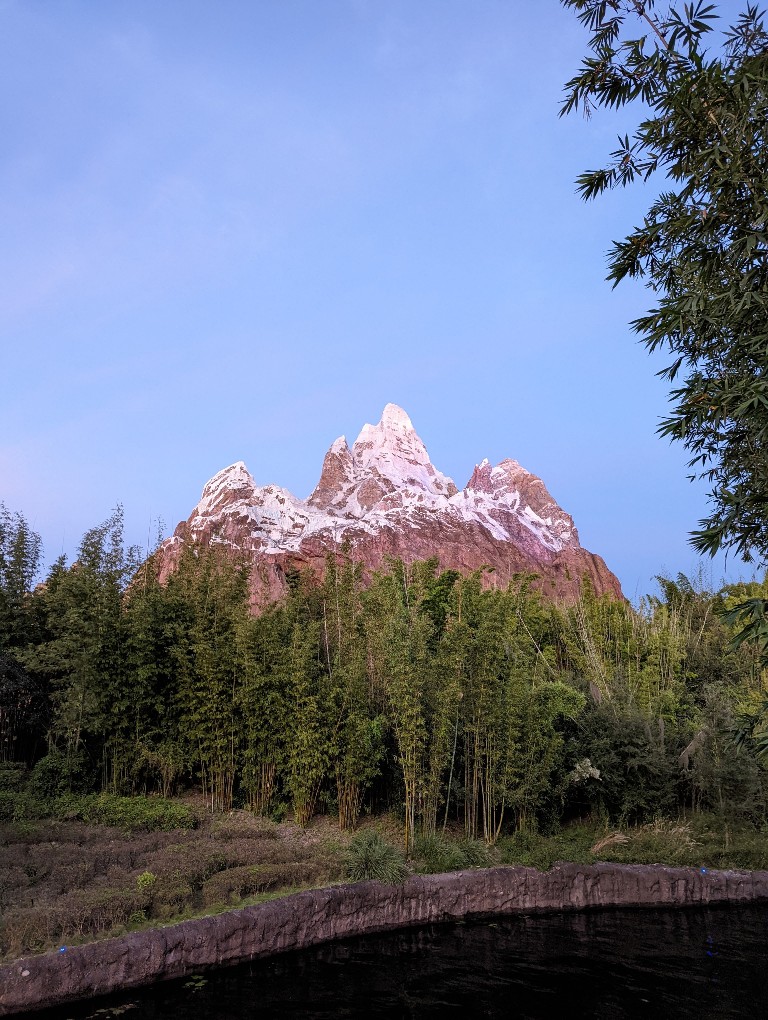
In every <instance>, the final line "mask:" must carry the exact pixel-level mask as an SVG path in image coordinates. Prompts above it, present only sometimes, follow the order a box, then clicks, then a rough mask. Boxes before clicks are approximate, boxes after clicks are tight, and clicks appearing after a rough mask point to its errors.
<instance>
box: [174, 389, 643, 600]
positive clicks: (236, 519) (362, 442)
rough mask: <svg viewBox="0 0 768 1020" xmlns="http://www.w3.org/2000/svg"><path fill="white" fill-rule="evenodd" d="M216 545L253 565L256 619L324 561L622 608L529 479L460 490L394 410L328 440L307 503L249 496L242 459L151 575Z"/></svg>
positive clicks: (563, 519) (482, 481)
mask: <svg viewBox="0 0 768 1020" xmlns="http://www.w3.org/2000/svg"><path fill="white" fill-rule="evenodd" d="M190 541H192V542H201V543H221V544H224V545H226V546H228V547H229V548H230V549H232V550H233V551H240V552H243V553H245V554H246V555H247V556H248V558H249V559H250V560H251V561H252V562H253V571H252V575H251V594H252V604H253V607H254V609H255V610H258V609H259V607H260V606H261V605H263V604H264V603H265V602H266V601H268V600H270V599H274V598H279V597H280V595H282V594H283V592H284V591H285V589H286V573H287V572H288V571H290V570H293V569H296V568H303V567H312V568H314V569H315V570H317V572H318V573H320V574H321V573H322V570H323V567H324V563H325V557H326V555H327V554H328V553H329V552H333V551H334V550H336V551H337V552H340V547H341V545H342V543H344V544H345V549H348V550H349V554H350V555H351V556H352V557H354V558H355V559H359V560H362V561H363V562H364V563H365V565H366V569H368V570H374V569H376V568H378V567H379V566H381V565H382V564H383V563H384V562H385V559H386V557H388V556H397V557H401V558H402V559H403V560H405V561H406V562H412V561H413V560H417V559H427V558H428V557H430V556H437V557H438V559H439V561H440V566H441V567H442V568H443V569H456V570H461V571H471V570H476V569H478V568H479V567H481V566H483V565H488V566H489V567H492V568H493V571H491V572H489V573H488V575H487V577H488V581H487V583H489V584H502V585H506V583H507V581H508V580H509V578H510V577H511V575H512V574H514V573H519V572H521V571H526V572H529V571H530V572H534V573H536V574H538V575H539V580H538V581H537V584H538V587H539V588H540V589H541V590H542V591H543V592H544V594H546V595H548V596H550V597H552V598H557V599H564V600H567V601H572V600H574V599H575V598H576V597H577V596H578V593H579V590H580V586H581V579H582V578H583V577H585V576H587V577H589V578H590V579H591V581H592V584H593V585H594V587H595V590H596V591H597V592H598V593H599V594H602V593H604V592H608V593H610V594H612V595H614V596H615V597H616V598H622V597H623V596H622V593H621V587H620V585H619V582H618V580H617V578H616V577H615V576H614V575H613V574H612V573H611V572H610V570H608V568H607V567H606V565H605V563H604V562H603V560H602V559H601V558H600V557H599V556H597V555H595V554H594V553H591V552H588V551H587V550H586V549H583V548H582V547H581V545H580V543H579V536H578V533H577V531H576V527H575V525H574V523H573V519H572V518H571V516H570V515H569V514H567V513H566V512H565V511H564V510H562V509H561V508H560V507H559V506H558V505H557V503H556V502H555V500H554V499H553V498H552V496H550V494H549V492H548V491H547V488H546V486H545V485H544V483H543V482H542V480H541V479H540V478H537V477H536V475H532V474H531V473H530V472H528V471H526V470H525V468H523V467H521V466H520V465H519V464H518V463H517V461H514V460H503V461H501V463H500V464H497V465H496V466H495V467H494V466H492V465H491V464H489V462H488V461H487V460H484V461H483V462H482V463H481V464H478V465H477V466H476V467H475V469H474V471H473V472H472V477H471V478H470V479H469V481H468V482H467V484H466V486H465V487H464V488H463V489H458V488H457V487H456V485H455V484H454V483H453V481H452V480H451V479H450V478H448V477H447V476H446V475H444V474H442V472H440V471H438V469H437V468H436V467H435V466H434V465H433V464H432V462H431V461H430V459H429V454H428V453H427V450H426V448H425V446H424V443H423V442H422V441H421V439H420V438H419V436H418V435H417V434H416V431H415V429H414V427H413V425H412V424H411V420H410V418H409V417H408V415H407V414H406V413H405V411H403V410H402V408H400V407H397V405H395V404H387V406H386V407H385V408H384V413H383V414H382V417H381V421H380V422H379V423H378V425H364V426H363V429H362V431H361V432H360V435H359V436H358V437H357V439H356V440H355V442H354V443H353V444H352V446H351V447H350V446H349V445H348V444H347V441H346V439H345V438H344V436H341V437H339V439H337V440H336V441H335V442H334V443H333V445H332V446H331V448H330V449H329V450H328V452H327V453H326V455H325V460H324V461H323V468H322V471H321V473H320V479H319V481H318V483H317V485H316V486H315V489H314V491H313V492H312V494H311V495H310V496H309V498H308V499H306V500H301V499H297V498H296V497H295V496H293V495H292V494H291V493H290V492H288V490H287V489H283V488H281V487H280V486H278V485H265V486H259V485H257V484H256V482H255V481H254V479H253V476H252V475H251V474H250V472H249V471H248V469H247V468H246V466H245V464H244V463H243V462H242V461H237V463H235V464H232V465H230V467H227V468H224V470H223V471H219V473H218V474H216V475H214V477H213V478H212V479H211V480H210V481H209V482H208V484H207V485H206V486H205V488H204V489H203V494H202V496H201V498H200V502H199V503H198V504H197V506H196V507H195V509H194V510H193V511H192V514H191V516H190V517H189V519H188V520H187V521H184V522H182V523H181V524H179V526H178V527H177V528H176V531H175V532H174V535H173V537H172V538H170V539H168V541H166V542H165V543H163V545H162V546H161V547H160V550H159V551H158V553H157V557H158V562H159V569H160V576H161V578H164V577H167V576H168V574H169V573H170V572H171V571H172V570H173V568H174V564H175V562H176V559H177V557H178V554H179V551H180V549H181V547H182V545H183V544H184V543H187V542H190Z"/></svg>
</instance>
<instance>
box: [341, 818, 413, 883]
mask: <svg viewBox="0 0 768 1020" xmlns="http://www.w3.org/2000/svg"><path fill="white" fill-rule="evenodd" d="M344 873H345V876H346V878H347V879H348V880H349V881H350V882H363V881H366V880H368V879H375V880H376V881H377V882H385V883H387V884H388V885H399V884H400V883H401V882H404V881H405V879H406V878H407V876H408V868H407V867H406V864H405V858H404V857H403V855H402V853H400V851H399V850H397V849H396V848H395V847H393V846H392V844H391V843H388V842H387V841H386V840H385V839H384V838H383V836H381V835H380V834H379V833H378V832H376V831H375V830H373V829H368V830H366V831H365V832H359V833H357V834H356V835H355V836H353V837H352V840H351V841H350V844H349V846H348V848H347V854H346V860H345V865H344Z"/></svg>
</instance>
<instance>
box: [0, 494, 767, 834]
mask: <svg viewBox="0 0 768 1020" xmlns="http://www.w3.org/2000/svg"><path fill="white" fill-rule="evenodd" d="M39 557H40V541H39V538H38V537H37V536H36V535H35V534H34V533H33V532H32V531H31V529H30V528H29V527H28V525H27V524H26V522H25V520H24V519H23V517H22V516H21V515H18V514H11V513H9V512H8V511H6V510H4V509H3V511H2V514H0V740H1V741H2V743H1V744H0V748H1V750H0V756H2V758H3V759H4V760H15V761H19V762H23V763H25V764H26V766H27V767H28V768H29V769H31V776H32V779H33V782H34V785H35V789H37V790H38V791H39V792H40V794H41V796H55V795H58V794H61V793H63V792H66V791H67V790H71V791H76V792H85V791H88V790H93V789H104V790H109V791H113V792H116V793H123V794H130V793H140V792H141V793H146V792H152V793H156V794H158V795H160V796H163V797H169V796H171V795H174V794H176V793H179V792H180V791H183V790H189V789H195V788H197V789H198V790H199V791H202V793H203V794H204V796H205V798H206V801H207V803H208V805H209V807H210V809H211V810H213V811H225V810H228V809H230V808H231V807H233V806H241V807H248V808H250V809H252V810H253V811H255V812H258V813H262V814H270V815H272V816H273V817H282V816H283V815H284V814H285V813H286V812H292V814H293V816H294V817H295V819H296V821H297V822H299V823H300V824H306V823H307V822H308V821H309V820H310V819H311V818H312V816H313V815H314V814H315V813H317V812H325V813H336V814H337V815H338V821H339V824H340V826H341V827H343V828H352V827H354V826H355V825H356V823H357V820H358V819H359V817H360V815H361V813H362V812H374V813H376V812H381V811H394V812H397V813H398V814H399V815H400V817H401V818H402V819H403V823H404V832H405V840H406V846H408V845H410V844H411V842H412V841H413V840H414V838H415V837H416V836H417V835H418V834H430V833H434V832H435V831H438V830H443V829H445V828H446V826H450V827H451V828H452V829H454V830H455V829H456V828H461V827H463V829H464V831H465V832H466V835H467V836H468V837H471V838H483V839H485V840H487V841H488V842H494V841H495V840H496V839H497V838H498V837H499V835H500V834H502V833H503V832H508V831H511V830H512V829H514V828H518V827H528V828H534V827H539V828H545V829H547V828H553V827H556V826H557V825H558V824H560V823H561V822H562V821H564V820H567V819H569V818H574V817H581V816H585V815H587V814H591V815H596V814H597V815H600V816H602V817H606V818H611V819H616V820H623V821H641V820H643V819H646V818H651V817H656V816H659V815H664V814H675V813H679V812H680V811H688V810H698V809H705V810H708V811H717V812H720V813H723V814H739V815H741V816H743V817H747V818H750V819H752V820H754V821H758V822H759V821H762V820H763V819H764V818H765V816H766V808H767V806H768V800H767V798H768V784H766V772H765V769H764V766H763V764H762V761H761V758H760V754H759V753H757V752H756V748H759V746H761V745H760V742H759V738H760V735H761V726H760V724H759V722H758V724H757V725H756V728H755V720H759V718H760V716H759V711H758V710H759V708H760V706H761V705H762V703H763V701H764V700H765V692H764V682H765V677H764V676H763V673H762V671H761V669H760V660H759V656H757V655H756V653H754V652H753V651H752V650H751V649H750V648H749V647H748V646H747V645H742V646H741V647H740V648H736V649H734V648H733V647H732V640H731V639H732V633H731V631H730V630H729V627H728V625H727V624H726V623H725V622H724V620H723V615H722V614H723V611H725V610H727V609H728V607H729V605H732V604H735V603H738V602H739V601H740V600H741V601H743V599H744V597H745V596H750V595H755V594H760V593H762V592H763V589H764V588H765V587H766V586H765V585H758V584H752V585H739V586H733V587H731V588H726V589H723V590H722V591H720V592H709V591H706V590H704V589H703V588H702V587H701V586H697V585H694V584H692V583H691V582H690V581H689V580H688V579H687V578H685V577H682V576H681V577H679V578H678V579H677V580H674V581H673V580H667V579H659V585H660V593H659V595H657V596H654V597H650V598H648V599H645V600H643V601H642V603H641V605H640V607H639V608H633V607H632V606H630V605H629V604H628V603H625V602H618V601H611V600H610V599H608V598H597V597H596V596H595V595H594V594H593V592H592V591H591V590H590V588H589V587H588V586H586V585H585V587H584V590H583V593H582V597H581V599H580V600H579V601H578V602H577V603H576V604H575V605H572V606H557V605H554V604H551V603H549V602H547V601H545V600H544V599H542V597H541V596H540V595H539V594H537V592H536V591H535V588H534V586H533V584H532V582H533V580H534V579H533V578H532V577H531V576H520V577H518V578H516V579H515V581H514V582H513V583H512V584H510V585H509V586H508V587H505V588H503V589H502V588H498V587H494V584H493V576H492V575H491V574H488V573H485V574H484V573H483V572H482V571H478V572H476V573H474V574H471V575H469V576H460V575H459V574H458V573H457V572H455V571H443V572H441V571H440V570H439V569H438V564H437V561H436V560H428V561H425V562H418V563H414V564H410V565H406V564H404V563H402V562H400V561H393V562H391V563H390V564H389V565H388V567H387V569H385V570H382V571H380V572H378V573H375V574H374V575H373V576H372V577H371V578H368V579H367V583H365V584H364V583H363V573H362V568H361V566H360V565H359V564H357V563H355V562H354V561H353V560H352V559H351V558H350V557H349V556H348V555H346V554H345V553H344V552H343V551H342V552H339V553H337V554H336V555H335V556H331V557H329V559H328V561H327V565H326V570H325V574H324V578H323V580H322V582H318V581H317V579H315V578H313V577H310V576H307V575H304V574H299V573H297V574H295V575H294V576H291V577H290V578H289V591H288V594H287V595H286V597H285V598H284V599H283V600H282V601H281V602H280V603H277V604H275V605H272V606H270V607H269V608H268V609H267V610H266V611H265V612H263V613H262V614H261V615H258V616H254V615H252V614H251V613H250V612H249V607H248V572H247V568H246V567H245V565H244V564H242V563H238V562H237V560H236V559H234V558H233V557H232V556H231V555H230V554H227V553H226V550H224V549H223V548H222V547H220V546H216V545H213V546H211V547H209V548H206V549H203V548H196V549H191V548H185V549H184V550H183V551H182V552H181V554H180V558H179V563H178V569H177V570H176V572H175V573H174V574H173V576H171V577H170V579H169V580H168V581H167V583H166V584H165V585H161V584H159V583H158V581H157V578H156V576H155V574H154V573H153V570H152V561H151V558H150V560H149V561H148V562H147V563H145V564H144V565H142V564H141V563H140V562H139V559H138V557H137V556H136V554H135V552H134V551H132V550H126V549H125V548H124V545H123V535H122V516H121V514H120V512H119V511H118V512H116V513H115V514H114V515H113V516H112V517H111V518H110V519H109V520H108V521H107V522H105V523H104V524H103V525H102V526H101V527H99V528H95V529H93V530H91V531H89V532H88V533H87V534H86V535H85V537H84V538H83V540H82V543H81V546H80V549H79V552H78V556H77V561H76V563H74V564H73V565H72V566H67V564H66V563H65V562H64V561H63V560H60V561H57V562H56V563H55V564H54V565H53V567H52V568H51V569H50V570H49V572H48V575H47V578H46V579H45V581H44V583H42V584H39V585H38V586H37V587H35V588H34V590H32V589H33V579H34V576H35V572H36V570H37V568H38V564H39ZM750 713H751V715H750ZM744 719H752V721H753V726H752V730H749V731H747V730H745V728H744ZM740 727H741V728H740ZM739 735H740V739H737V738H738V737H739Z"/></svg>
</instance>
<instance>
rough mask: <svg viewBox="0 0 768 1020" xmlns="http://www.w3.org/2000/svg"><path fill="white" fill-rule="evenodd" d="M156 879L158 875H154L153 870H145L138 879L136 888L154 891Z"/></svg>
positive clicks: (142, 890) (140, 890)
mask: <svg viewBox="0 0 768 1020" xmlns="http://www.w3.org/2000/svg"><path fill="white" fill-rule="evenodd" d="M156 881H157V875H153V874H152V872H151V871H143V872H142V873H141V874H140V875H139V877H138V878H137V879H136V888H137V889H138V890H139V892H142V893H149V892H152V887H153V886H154V884H155V882H156Z"/></svg>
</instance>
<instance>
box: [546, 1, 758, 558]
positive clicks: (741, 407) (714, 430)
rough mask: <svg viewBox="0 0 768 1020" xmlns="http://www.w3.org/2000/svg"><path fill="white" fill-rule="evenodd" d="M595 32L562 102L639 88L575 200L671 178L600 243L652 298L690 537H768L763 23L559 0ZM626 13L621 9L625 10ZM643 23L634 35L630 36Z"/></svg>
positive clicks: (614, 96) (746, 17)
mask: <svg viewBox="0 0 768 1020" xmlns="http://www.w3.org/2000/svg"><path fill="white" fill-rule="evenodd" d="M562 2H563V4H564V6H566V7H570V8H574V9H575V10H576V11H577V12H578V17H579V20H580V21H581V22H582V23H583V24H584V25H586V27H587V28H588V29H589V31H590V33H591V39H590V49H591V55H590V56H588V57H587V58H586V59H585V60H584V61H583V63H582V66H581V69H580V72H579V74H577V75H576V76H575V77H574V78H572V79H571V80H570V81H569V82H568V83H567V85H566V90H567V98H566V100H565V102H564V104H563V111H562V112H563V113H568V112H569V111H571V110H574V109H577V108H579V107H581V108H583V109H584V110H585V112H589V111H590V110H592V109H593V108H594V107H600V106H605V107H623V106H625V105H627V104H629V103H632V102H634V101H637V100H639V101H640V102H641V103H642V109H641V118H642V119H641V121H640V123H639V125H638V126H637V127H636V129H635V130H634V133H633V134H632V135H631V136H630V135H625V136H624V137H623V138H620V139H619V146H618V148H617V149H616V150H615V151H614V152H613V153H611V158H610V162H609V164H608V166H607V167H606V168H604V169H601V170H597V171H591V172H589V173H585V174H583V175H582V176H581V177H580V178H579V181H578V186H579V190H580V192H581V194H582V195H583V196H584V198H593V197H595V196H596V195H599V194H600V193H601V192H603V191H604V190H605V189H606V188H612V187H617V186H619V187H623V186H625V185H628V184H631V183H632V182H633V181H635V180H636V179H638V178H639V179H641V180H644V181H645V180H648V179H649V178H650V177H652V176H653V175H654V174H655V173H663V174H664V175H665V176H666V178H667V181H668V182H669V184H668V187H667V189H666V190H664V191H663V192H662V193H661V194H660V195H659V196H658V198H656V199H655V200H654V201H653V202H652V203H651V206H650V208H649V210H648V212H647V213H646V215H645V217H644V219H643V223H642V225H641V226H639V227H637V228H636V229H635V230H633V231H632V233H630V234H629V235H628V236H627V237H626V238H625V239H624V240H623V241H619V242H616V243H615V244H614V246H613V249H612V251H611V253H610V257H609V267H610V269H609V279H611V280H613V281H614V283H618V282H619V281H620V280H622V279H624V278H625V277H627V276H629V277H636V278H640V279H644V280H645V281H646V283H647V285H648V287H649V288H650V289H651V291H652V292H653V293H654V294H655V295H656V296H657V304H656V306H655V307H653V308H652V309H650V311H649V312H648V313H647V314H646V315H644V316H642V317H641V318H639V319H637V320H636V322H634V323H633V326H634V329H635V330H636V331H637V332H638V333H639V334H640V335H641V336H642V337H643V340H644V342H645V344H646V346H647V347H648V348H649V350H656V349H663V350H667V351H669V353H670V354H671V356H672V360H671V362H670V364H669V365H668V367H667V368H666V369H665V370H664V371H663V372H662V373H660V374H661V375H662V376H664V377H665V378H667V379H669V380H670V382H675V381H676V379H677V377H678V375H680V373H681V372H686V373H687V374H686V376H685V378H684V380H683V382H682V384H678V385H676V386H674V387H673V389H672V391H671V399H672V402H673V405H674V406H673V410H672V413H671V414H670V416H669V417H668V418H667V420H666V421H664V422H663V423H662V425H661V427H660V432H661V434H662V435H665V436H670V437H672V438H674V439H678V440H680V441H681V442H682V443H683V445H684V446H685V447H686V449H687V450H688V451H689V453H690V454H691V455H692V456H691V460H690V462H689V463H690V466H691V468H692V470H693V471H694V472H695V473H697V474H698V475H699V476H700V477H702V478H704V479H705V480H706V481H707V482H708V483H709V484H710V485H711V492H710V500H711V505H712V512H711V514H710V516H709V517H708V518H706V519H705V520H703V521H702V522H701V527H700V530H699V531H696V532H695V533H694V535H693V544H694V545H695V547H696V548H697V549H699V550H701V551H705V552H710V553H714V552H715V551H717V550H718V549H720V548H732V549H735V550H736V551H737V553H738V554H739V555H741V556H743V557H745V558H749V557H750V556H751V555H752V553H753V552H754V551H755V550H757V552H758V554H760V555H764V554H765V552H766V550H768V516H766V513H765V506H766V502H767V500H768V471H766V429H767V428H768V364H767V363H766V357H765V350H766V340H768V333H767V332H766V321H768V259H767V258H766V255H767V253H768V248H767V247H766V240H765V238H766V234H765V229H766V223H768V198H767V197H766V196H768V160H766V155H767V154H768V135H767V134H766V124H767V123H768V33H766V30H765V26H764V14H763V13H762V12H761V11H759V10H758V8H757V6H756V5H754V6H749V7H748V8H747V9H746V11H745V13H744V14H742V15H741V16H740V17H739V18H738V20H737V21H736V23H735V24H734V25H733V26H732V27H731V28H730V29H729V30H728V31H727V32H726V33H725V36H724V38H723V40H722V42H721V45H720V46H719V47H713V46H712V42H713V37H712V36H711V34H710V33H711V32H712V24H711V22H712V21H713V20H714V19H716V17H717V14H716V5H714V4H710V5H709V6H705V5H704V4H703V3H691V4H685V5H684V8H683V9H682V10H677V9H675V8H674V7H670V8H669V9H668V11H667V12H666V13H663V11H659V12H656V11H655V9H654V7H655V5H654V4H653V3H650V2H646V0H639V2H636V3H633V4H628V5H627V6H626V7H625V8H623V7H621V6H620V5H617V4H606V3H604V2H601V0H562ZM628 18H630V19H631V20H630V23H629V24H625V23H626V22H627V19H628ZM638 33H641V34H638Z"/></svg>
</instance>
